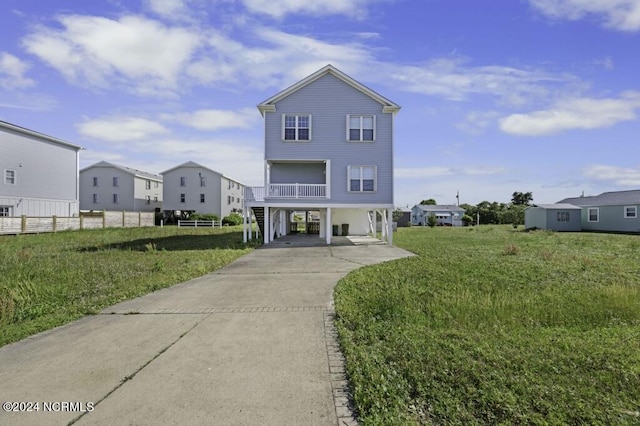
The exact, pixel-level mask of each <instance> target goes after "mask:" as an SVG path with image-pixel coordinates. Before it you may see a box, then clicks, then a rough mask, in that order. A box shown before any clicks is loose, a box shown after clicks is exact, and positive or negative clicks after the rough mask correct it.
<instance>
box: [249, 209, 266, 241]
mask: <svg viewBox="0 0 640 426" xmlns="http://www.w3.org/2000/svg"><path fill="white" fill-rule="evenodd" d="M251 210H253V215H254V216H255V217H256V223H257V224H258V229H260V235H264V207H251Z"/></svg>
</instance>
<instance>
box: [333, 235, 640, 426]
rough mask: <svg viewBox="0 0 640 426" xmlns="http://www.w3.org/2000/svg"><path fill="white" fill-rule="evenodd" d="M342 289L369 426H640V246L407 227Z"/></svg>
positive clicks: (346, 342) (353, 372) (345, 330)
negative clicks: (393, 252)
mask: <svg viewBox="0 0 640 426" xmlns="http://www.w3.org/2000/svg"><path fill="white" fill-rule="evenodd" d="M394 243H395V244H396V245H398V246H400V247H402V248H405V249H407V250H410V251H412V252H414V253H416V254H417V256H415V257H413V258H407V259H402V260H398V261H393V262H388V263H384V264H379V265H373V266H369V267H365V268H361V269H359V270H356V271H354V272H352V273H350V274H349V275H348V276H347V277H345V278H344V279H343V280H341V281H340V282H339V284H338V286H337V288H336V294H335V302H336V310H337V314H338V315H337V317H338V323H337V326H338V331H339V336H340V341H341V345H342V347H343V350H344V352H345V356H346V359H347V373H348V375H349V377H350V379H351V383H352V385H353V393H354V401H355V404H356V408H357V410H358V411H359V415H360V419H361V421H362V424H365V425H396V424H437V425H444V424H460V425H474V424H509V425H511V424H541V425H542V424H590V425H599V424H600V425H613V424H615V425H624V424H635V425H638V424H640V236H635V235H606V234H594V233H554V232H544V231H538V232H522V230H520V231H515V230H513V228H511V227H502V226H481V227H479V228H459V229H451V228H434V229H430V228H402V229H400V230H399V231H398V232H397V233H396V234H395V235H394Z"/></svg>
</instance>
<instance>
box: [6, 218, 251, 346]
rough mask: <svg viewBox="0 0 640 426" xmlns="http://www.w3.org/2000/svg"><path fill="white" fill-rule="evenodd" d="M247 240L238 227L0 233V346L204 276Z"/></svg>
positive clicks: (239, 250) (246, 246)
mask: <svg viewBox="0 0 640 426" xmlns="http://www.w3.org/2000/svg"><path fill="white" fill-rule="evenodd" d="M254 246H255V242H254V244H243V243H242V229H241V227H224V228H215V229H206V228H177V227H169V226H167V227H163V228H159V227H156V228H127V229H105V230H83V231H69V232H60V233H53V234H38V235H17V236H8V235H5V236H0V259H2V262H0V277H2V280H1V282H0V346H2V345H5V344H7V343H10V342H15V341H17V340H20V339H22V338H25V337H27V336H30V335H33V334H36V333H38V332H41V331H45V330H49V329H51V328H54V327H57V326H59V325H63V324H66V323H68V322H70V321H73V320H75V319H78V318H80V317H82V316H84V315H90V314H95V313H97V312H99V311H100V310H102V309H104V308H105V307H107V306H110V305H112V304H115V303H118V302H121V301H123V300H127V299H131V298H134V297H138V296H141V295H143V294H147V293H150V292H153V291H155V290H159V289H161V288H165V287H169V286H172V285H174V284H178V283H181V282H184V281H187V280H189V279H192V278H195V277H198V276H202V275H205V274H207V273H210V272H212V271H215V270H216V269H219V268H221V267H223V266H225V265H227V264H228V263H230V262H232V261H234V260H235V259H237V258H238V257H240V256H243V255H244V254H246V253H248V252H250V251H251V250H252V248H253V247H254Z"/></svg>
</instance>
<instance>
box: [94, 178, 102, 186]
mask: <svg viewBox="0 0 640 426" xmlns="http://www.w3.org/2000/svg"><path fill="white" fill-rule="evenodd" d="M93 186H100V185H98V177H97V176H94V177H93Z"/></svg>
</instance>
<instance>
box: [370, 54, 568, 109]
mask: <svg viewBox="0 0 640 426" xmlns="http://www.w3.org/2000/svg"><path fill="white" fill-rule="evenodd" d="M467 62H468V61H467V60H465V59H462V58H439V59H434V60H432V61H429V62H427V63H426V64H424V65H421V66H415V65H392V64H381V67H380V68H382V69H383V71H382V72H381V74H382V75H385V79H386V80H387V83H391V84H393V85H394V87H396V88H398V89H400V90H404V91H408V92H413V93H419V94H424V95H432V96H440V97H444V98H445V99H449V100H454V101H460V100H464V99H466V98H467V97H468V96H470V95H473V94H489V95H492V96H495V97H498V98H500V99H501V100H502V101H503V102H506V103H508V104H513V105H521V104H524V103H526V102H529V101H531V99H532V98H540V97H545V96H546V95H548V93H549V89H547V87H546V86H547V85H549V84H556V85H557V84H562V83H567V81H571V80H573V78H572V77H570V76H566V75H564V76H559V75H552V74H550V73H547V72H542V71H527V70H521V69H517V68H512V67H504V66H479V67H473V66H469V65H467ZM381 82H382V81H381Z"/></svg>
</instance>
